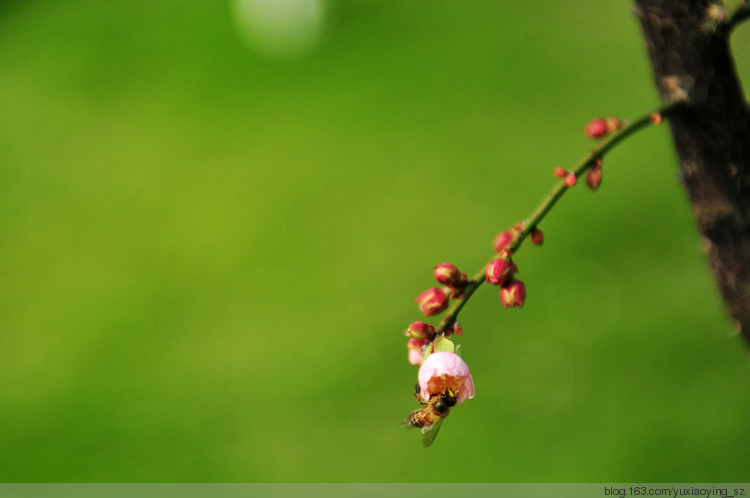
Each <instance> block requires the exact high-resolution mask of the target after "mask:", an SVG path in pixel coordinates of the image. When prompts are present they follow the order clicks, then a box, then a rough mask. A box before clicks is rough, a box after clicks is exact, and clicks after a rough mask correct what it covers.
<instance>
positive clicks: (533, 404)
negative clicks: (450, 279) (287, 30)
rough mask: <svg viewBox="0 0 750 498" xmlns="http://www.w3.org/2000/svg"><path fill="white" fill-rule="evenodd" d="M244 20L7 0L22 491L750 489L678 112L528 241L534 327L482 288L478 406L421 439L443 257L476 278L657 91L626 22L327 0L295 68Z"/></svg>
mask: <svg viewBox="0 0 750 498" xmlns="http://www.w3.org/2000/svg"><path fill="white" fill-rule="evenodd" d="M232 12H233V11H232V8H231V5H230V4H229V3H228V2H225V1H218V0H216V1H208V0H204V1H196V2H179V1H176V0H165V1H159V2H152V1H146V0H128V1H125V0H108V1H106V2H102V1H100V0H78V1H73V0H65V1H63V0H57V1H53V0H28V1H21V0H16V1H6V2H3V3H2V5H0V480H2V481H231V482H236V481H247V482H257V481H264V482H273V481H282V482H303V481H311V482H321V481H323V482H340V481H366V482H367V481H373V482H382V481H396V482H408V481H431V482H435V481H437V482H440V481H474V482H482V481H500V482H502V481H506V482H544V481H552V482H606V481H619V482H632V481H645V482H651V481H661V482H669V481H672V482H688V481H693V482H696V481H697V482H701V481H702V482H713V481H729V482H734V481H747V480H748V478H749V477H750V458H748V457H750V389H749V388H750V378H749V374H750V372H748V358H747V346H746V345H745V344H744V343H743V342H742V341H741V340H740V339H739V338H738V337H737V336H736V335H734V334H733V332H732V327H731V324H730V323H729V320H728V319H727V318H726V315H725V313H724V311H723V308H722V305H721V302H720V299H719V297H718V293H717V291H716V289H715V287H714V285H713V283H712V277H711V275H710V272H709V270H708V266H707V264H706V261H705V257H704V254H703V253H702V250H701V241H700V240H699V237H698V235H697V232H696V230H695V226H694V222H693V219H692V215H691V210H690V207H689V204H688V203H687V200H686V196H685V194H684V192H683V191H682V189H681V186H680V183H679V179H678V175H677V167H676V163H675V157H674V152H673V150H672V149H671V142H670V136H669V132H668V127H666V126H662V127H659V128H654V129H649V130H647V131H645V132H642V133H639V134H638V135H637V136H635V137H633V138H632V139H631V140H628V141H627V142H626V143H624V144H623V145H622V146H620V147H619V148H617V149H616V150H615V151H614V152H613V153H612V154H611V155H610V156H608V157H607V158H606V159H605V164H604V182H603V185H602V187H601V189H600V190H599V191H598V192H596V193H595V194H594V193H591V192H590V191H589V190H588V189H586V188H585V186H579V187H578V188H575V189H573V190H572V191H571V192H569V193H568V194H567V195H566V196H565V197H564V198H563V199H562V201H561V203H560V204H559V205H558V206H557V207H556V208H555V209H554V210H553V211H552V212H551V213H550V215H549V216H548V218H547V219H546V220H545V221H544V223H543V224H542V228H543V230H544V232H545V236H546V240H545V243H544V245H543V246H542V247H541V248H540V247H534V246H531V245H530V244H529V245H526V246H524V247H523V248H522V250H521V251H519V253H518V254H517V256H516V258H515V261H516V263H517V264H518V266H519V268H520V272H521V273H520V274H519V277H520V278H522V279H523V280H524V281H525V282H526V285H527V290H528V298H527V303H526V306H525V307H524V308H523V309H512V310H504V309H503V308H502V306H500V305H499V303H498V300H497V294H496V290H495V289H493V288H490V287H486V288H485V287H483V288H481V289H480V290H479V291H478V292H477V294H476V295H475V296H474V297H473V298H472V300H471V301H470V302H469V304H468V305H467V307H466V308H465V309H464V312H463V313H462V315H461V319H460V321H461V323H462V325H463V327H464V336H463V337H462V338H461V339H460V341H459V342H460V343H461V344H462V351H463V357H464V359H465V360H466V361H467V363H468V364H469V366H470V367H471V369H472V373H473V376H474V381H475V384H476V390H477V396H476V398H475V399H473V400H469V401H467V402H466V403H465V404H462V405H459V406H458V407H456V408H455V409H454V410H453V412H452V414H451V416H450V418H449V419H448V420H447V421H446V423H445V424H444V425H443V429H442V432H441V434H440V436H439V438H438V439H437V441H436V442H435V444H434V445H433V447H431V448H429V449H428V450H425V449H423V448H422V447H421V444H420V441H419V439H420V438H419V434H418V433H416V432H409V431H405V430H402V429H401V427H400V423H401V421H402V419H403V418H404V417H405V416H406V415H407V414H408V413H409V412H410V411H411V410H413V409H415V408H416V407H417V405H416V403H415V402H414V399H413V397H412V390H413V385H414V382H415V379H416V371H417V369H416V367H414V366H412V365H409V364H408V363H407V361H406V348H405V338H404V336H403V335H402V333H403V330H404V329H405V328H406V326H407V325H408V324H409V323H410V322H412V321H414V320H417V319H419V317H420V315H419V313H418V310H417V308H416V305H415V303H414V298H415V297H416V296H417V295H418V294H419V293H420V292H421V291H422V290H424V289H425V288H427V287H430V286H432V285H433V281H432V276H431V273H432V267H433V266H434V265H435V264H437V263H441V262H443V261H450V262H452V263H454V264H456V265H458V266H459V267H460V268H461V269H462V270H464V271H466V272H468V273H469V274H473V273H474V272H476V271H477V270H478V269H479V268H480V267H481V266H482V265H483V264H484V263H485V262H486V261H487V260H488V259H489V258H490V257H491V256H492V239H493V238H494V236H495V235H496V234H497V233H498V232H499V231H501V230H503V229H505V228H507V227H508V226H510V225H511V224H513V223H514V222H516V221H518V220H520V219H522V218H523V217H525V216H527V215H528V214H529V213H530V212H531V211H532V209H533V208H534V207H535V206H536V205H537V204H538V202H539V201H540V200H541V199H542V198H543V197H544V195H546V192H547V191H548V190H549V189H550V188H551V187H552V185H553V184H554V182H555V178H554V176H553V174H552V171H553V169H554V168H555V167H558V166H562V167H567V166H572V165H573V164H574V163H575V161H576V160H577V159H579V158H580V157H581V156H583V155H584V154H585V153H586V151H587V150H589V149H590V148H591V146H592V145H591V143H590V142H589V141H587V140H586V139H585V137H584V136H583V133H582V129H583V126H584V124H585V123H586V122H587V121H588V120H589V119H590V118H593V117H596V116H599V115H607V114H614V115H617V116H621V117H623V118H628V117H635V116H637V115H639V114H640V113H642V112H644V111H646V110H648V109H650V108H653V107H655V106H657V105H658V98H657V94H656V92H655V89H654V86H653V83H652V77H651V74H650V67H649V64H648V61H647V58H646V55H645V48H644V45H643V42H642V39H641V35H640V31H639V27H638V24H637V22H636V20H635V18H634V16H633V14H632V5H631V4H630V3H629V2H627V1H624V0H610V1H600V0H589V1H578V2H557V1H547V0H544V1H537V2H491V1H479V0H470V1H461V2H453V1H435V0H429V1H428V0H416V1H385V2H383V1H380V0H351V1H344V0H339V1H335V2H334V1H329V2H328V4H327V11H326V12H327V17H326V24H325V29H324V31H323V34H322V38H321V39H320V42H319V44H318V45H317V46H316V47H315V48H314V49H313V50H311V51H310V52H309V53H307V55H304V56H299V57H296V58H291V59H280V58H273V57H269V56H266V55H263V54H261V53H257V52H256V51H254V50H253V47H252V46H249V45H248V44H246V43H245V41H244V40H243V38H242V36H241V35H240V34H239V33H238V31H237V29H236V26H237V24H236V23H235V22H234V20H233V18H232ZM748 31H749V30H748V28H747V26H743V27H742V28H740V30H738V32H737V33H736V35H735V39H734V45H735V47H736V49H737V52H738V53H737V58H738V61H737V62H738V65H739V67H740V72H741V74H742V77H743V79H744V82H745V84H746V85H747V81H750V50H748V46H750V33H749V32H748Z"/></svg>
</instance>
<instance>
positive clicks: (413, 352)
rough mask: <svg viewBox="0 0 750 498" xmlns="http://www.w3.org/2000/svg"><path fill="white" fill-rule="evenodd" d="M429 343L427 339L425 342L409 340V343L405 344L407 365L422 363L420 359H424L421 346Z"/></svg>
mask: <svg viewBox="0 0 750 498" xmlns="http://www.w3.org/2000/svg"><path fill="white" fill-rule="evenodd" d="M428 342H429V341H427V339H425V340H422V341H420V340H417V339H410V340H409V342H407V343H406V347H407V348H408V349H409V363H411V364H412V365H419V364H420V363H422V358H423V357H424V351H422V346H424V345H425V344H427V343H428Z"/></svg>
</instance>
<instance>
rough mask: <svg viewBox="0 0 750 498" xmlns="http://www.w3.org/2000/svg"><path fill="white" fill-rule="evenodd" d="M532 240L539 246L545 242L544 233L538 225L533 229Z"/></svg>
mask: <svg viewBox="0 0 750 498" xmlns="http://www.w3.org/2000/svg"><path fill="white" fill-rule="evenodd" d="M531 242H532V243H534V244H536V245H538V246H540V245H542V244H543V243H544V234H543V233H542V231H541V230H539V229H538V228H536V227H534V228H532V229H531Z"/></svg>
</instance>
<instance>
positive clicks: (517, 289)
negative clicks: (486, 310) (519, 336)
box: [485, 231, 542, 308]
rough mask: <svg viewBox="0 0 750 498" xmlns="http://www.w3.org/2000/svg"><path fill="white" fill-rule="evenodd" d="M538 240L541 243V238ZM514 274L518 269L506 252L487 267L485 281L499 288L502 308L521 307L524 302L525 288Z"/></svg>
mask: <svg viewBox="0 0 750 498" xmlns="http://www.w3.org/2000/svg"><path fill="white" fill-rule="evenodd" d="M538 233H539V234H541V233H542V232H541V231H539V232H538ZM532 240H533V239H532ZM539 240H540V242H539V243H541V240H542V237H540V238H539ZM516 273H518V267H517V266H516V264H515V263H513V261H512V260H511V254H510V252H509V251H507V250H503V251H502V252H501V253H500V257H498V258H496V259H493V260H492V261H490V262H489V264H488V265H487V272H486V276H485V280H486V281H487V282H489V283H491V284H493V285H497V286H499V287H500V302H501V303H502V304H503V307H504V308H515V307H520V306H523V303H524V301H525V300H526V286H525V285H524V283H523V282H522V281H520V280H518V279H516V278H515V274H516Z"/></svg>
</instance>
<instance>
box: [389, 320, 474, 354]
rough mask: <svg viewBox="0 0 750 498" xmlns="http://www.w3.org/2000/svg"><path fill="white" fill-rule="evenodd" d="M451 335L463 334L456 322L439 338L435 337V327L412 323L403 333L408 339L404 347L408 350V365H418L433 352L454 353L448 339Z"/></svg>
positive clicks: (452, 345)
mask: <svg viewBox="0 0 750 498" xmlns="http://www.w3.org/2000/svg"><path fill="white" fill-rule="evenodd" d="M453 334H458V335H461V334H463V329H462V328H461V325H459V324H458V322H453V325H452V326H451V327H450V328H447V329H446V330H444V331H443V333H442V334H441V336H440V337H436V335H437V332H436V330H435V327H433V326H432V325H429V324H427V323H425V322H414V323H412V324H411V325H409V327H408V328H407V329H406V330H405V331H404V335H405V336H407V337H409V340H408V342H407V343H406V347H407V349H408V350H409V363H411V364H412V365H419V364H420V363H422V362H423V361H424V360H425V358H427V357H429V356H430V355H431V354H434V353H435V352H441V351H443V352H444V351H450V352H453V351H455V345H454V344H453V342H451V341H450V340H449V339H448V337H450V336H452V335H453Z"/></svg>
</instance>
